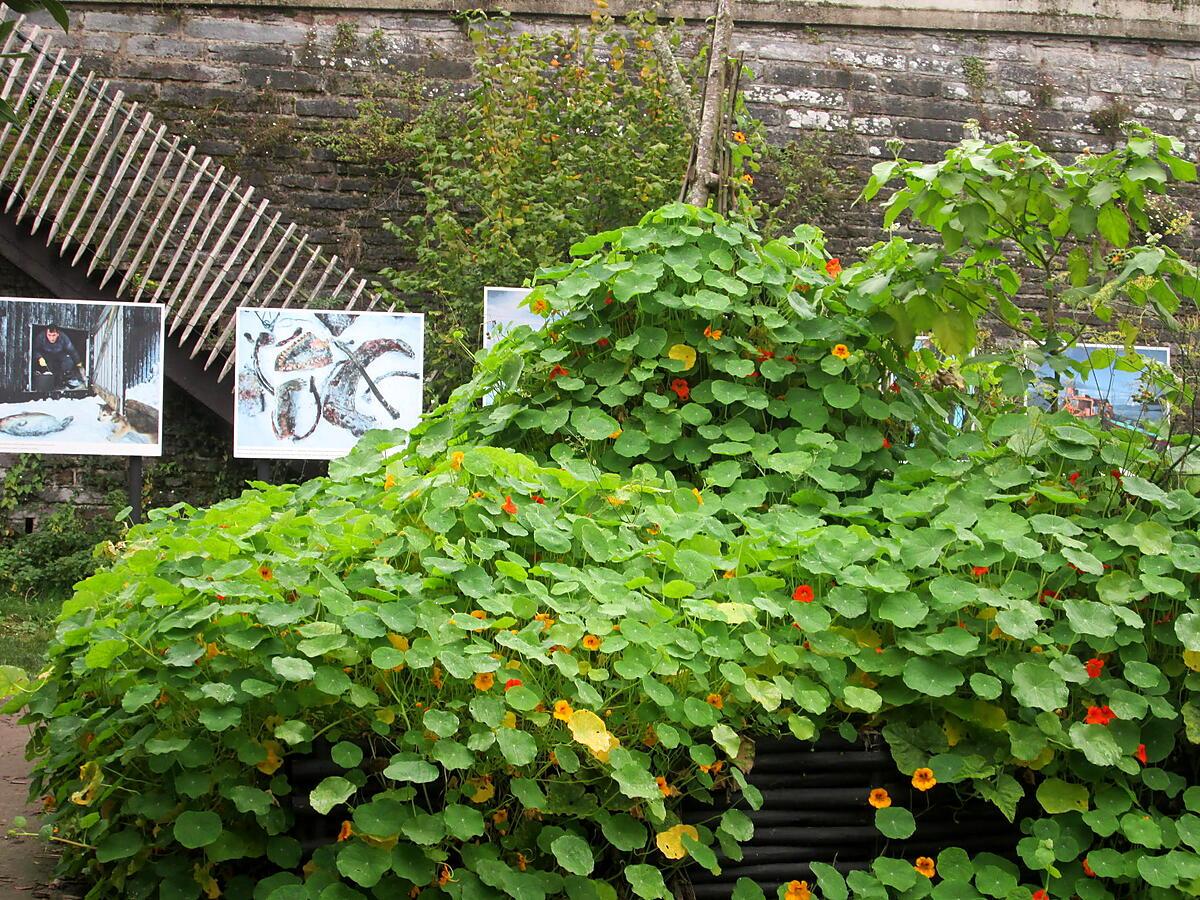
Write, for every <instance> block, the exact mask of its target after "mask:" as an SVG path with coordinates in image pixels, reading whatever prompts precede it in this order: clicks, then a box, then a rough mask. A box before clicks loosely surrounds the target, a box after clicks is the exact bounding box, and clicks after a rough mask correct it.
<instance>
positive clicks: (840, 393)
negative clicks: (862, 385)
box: [821, 381, 862, 409]
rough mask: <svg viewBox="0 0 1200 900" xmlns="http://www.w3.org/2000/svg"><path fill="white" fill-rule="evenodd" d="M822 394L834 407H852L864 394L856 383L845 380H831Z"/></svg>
mask: <svg viewBox="0 0 1200 900" xmlns="http://www.w3.org/2000/svg"><path fill="white" fill-rule="evenodd" d="M821 394H822V396H823V397H824V398H825V402H826V403H828V404H829V405H830V406H832V407H833V408H834V409H851V408H853V407H854V406H855V404H857V403H858V400H859V397H861V396H862V392H861V391H859V389H858V387H857V386H856V385H853V384H850V383H848V382H845V381H833V382H830V383H829V384H827V385H825V387H824V388H822V390H821Z"/></svg>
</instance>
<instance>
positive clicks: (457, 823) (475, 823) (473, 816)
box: [442, 803, 484, 841]
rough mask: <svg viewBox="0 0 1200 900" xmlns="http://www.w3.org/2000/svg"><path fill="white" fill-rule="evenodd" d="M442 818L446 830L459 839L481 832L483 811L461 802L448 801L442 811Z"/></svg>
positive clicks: (477, 834)
mask: <svg viewBox="0 0 1200 900" xmlns="http://www.w3.org/2000/svg"><path fill="white" fill-rule="evenodd" d="M442 820H443V821H444V822H445V823H446V831H447V833H449V834H450V835H452V836H453V837H456V838H458V839H459V840H460V841H468V840H470V839H471V838H475V837H479V836H480V835H481V834H483V831H484V825H483V813H481V812H480V811H479V810H477V809H475V808H474V807H471V806H465V805H463V804H462V803H448V804H446V808H445V809H444V810H443V811H442Z"/></svg>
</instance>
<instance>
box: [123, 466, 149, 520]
mask: <svg viewBox="0 0 1200 900" xmlns="http://www.w3.org/2000/svg"><path fill="white" fill-rule="evenodd" d="M144 485H145V479H144V477H143V473H142V458H141V457H140V456H131V457H129V467H128V470H127V472H126V477H125V490H126V491H127V492H128V494H129V507H130V513H129V521H131V522H132V523H133V524H135V525H136V524H138V523H139V522H141V521H142V489H143V487H144Z"/></svg>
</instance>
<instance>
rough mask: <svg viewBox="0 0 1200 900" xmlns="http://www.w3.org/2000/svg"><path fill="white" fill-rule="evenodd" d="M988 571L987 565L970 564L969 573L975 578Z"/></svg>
mask: <svg viewBox="0 0 1200 900" xmlns="http://www.w3.org/2000/svg"><path fill="white" fill-rule="evenodd" d="M987 573H988V567H987V566H971V574H972V575H974V576H975V577H976V578H980V577H982V576H984V575H986V574H987Z"/></svg>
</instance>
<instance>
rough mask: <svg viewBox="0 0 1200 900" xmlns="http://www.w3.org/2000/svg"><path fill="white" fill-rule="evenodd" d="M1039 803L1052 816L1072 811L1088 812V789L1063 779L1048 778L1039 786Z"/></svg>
mask: <svg viewBox="0 0 1200 900" xmlns="http://www.w3.org/2000/svg"><path fill="white" fill-rule="evenodd" d="M1037 801H1038V803H1040V804H1041V806H1042V809H1044V810H1045V811H1046V812H1048V813H1050V814H1051V815H1055V814H1057V813H1064V812H1070V811H1072V810H1074V811H1076V812H1087V808H1088V789H1087V787H1085V786H1084V785H1082V784H1073V783H1071V782H1069V781H1063V780H1062V779H1061V778H1047V779H1046V780H1045V781H1043V782H1042V783H1041V784H1040V785H1038V789H1037Z"/></svg>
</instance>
